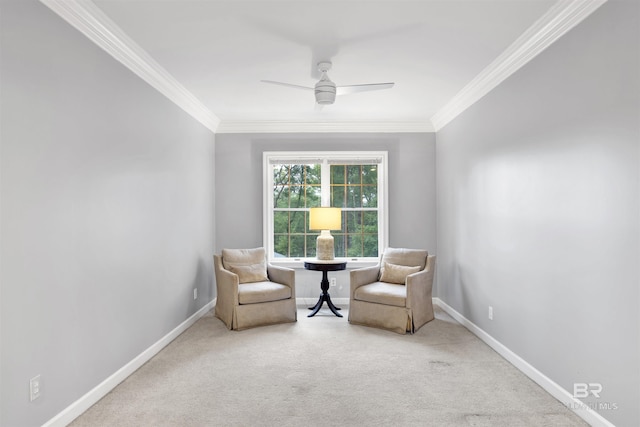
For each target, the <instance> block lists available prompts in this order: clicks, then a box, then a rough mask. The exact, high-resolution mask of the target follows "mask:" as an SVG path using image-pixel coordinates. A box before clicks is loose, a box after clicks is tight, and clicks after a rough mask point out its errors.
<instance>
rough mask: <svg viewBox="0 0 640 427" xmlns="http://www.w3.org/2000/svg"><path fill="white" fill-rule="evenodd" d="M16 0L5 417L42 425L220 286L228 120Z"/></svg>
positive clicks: (8, 38) (7, 48) (4, 24)
mask: <svg viewBox="0 0 640 427" xmlns="http://www.w3.org/2000/svg"><path fill="white" fill-rule="evenodd" d="M1 7H2V9H1V13H0V15H1V28H2V46H1V52H2V64H1V67H2V68H1V70H0V71H1V73H2V80H1V85H2V86H1V90H2V111H1V116H0V120H1V174H2V175H1V178H2V179H1V191H2V206H1V224H0V227H1V228H0V230H1V235H2V238H1V263H2V271H1V287H0V292H1V298H2V299H1V318H0V319H1V337H2V347H1V353H0V355H1V371H0V373H1V381H0V382H1V396H0V402H1V411H2V414H1V417H0V425H3V426H36V425H41V424H42V423H44V422H46V421H47V420H49V419H51V418H52V417H53V416H55V415H56V414H58V413H59V412H60V411H62V410H63V409H65V408H66V407H67V406H68V405H70V404H72V403H73V402H74V401H75V400H77V399H78V398H80V397H81V396H83V395H84V394H85V393H87V392H88V391H90V390H91V389H92V388H93V387H95V386H96V385H98V384H99V383H100V382H101V381H103V380H104V379H105V378H107V377H109V376H110V375H112V374H113V373H114V372H115V371H116V370H118V369H119V368H121V367H123V366H124V365H125V364H126V363H128V362H130V361H131V360H132V359H133V358H135V357H136V356H137V355H138V354H140V353H141V352H142V351H143V350H146V349H147V348H148V347H149V346H150V345H152V344H153V343H155V342H156V341H158V340H159V339H160V338H162V337H163V336H164V335H166V334H167V333H168V332H170V331H171V330H172V329H174V328H175V327H176V326H178V325H179V324H180V323H182V322H183V321H184V320H185V319H187V318H188V317H189V316H191V315H192V314H193V313H195V312H196V311H197V310H198V309H199V308H201V307H202V306H204V305H205V304H206V303H207V302H209V301H210V300H211V299H212V297H213V295H212V282H213V279H212V270H211V254H212V253H213V215H214V212H213V195H214V193H213V192H214V188H213V179H214V176H213V156H214V152H213V149H214V147H213V143H214V135H213V134H212V133H211V132H210V131H209V130H207V129H206V128H204V127H203V126H202V125H200V124H199V123H197V122H196V121H194V120H193V119H192V118H191V117H190V116H188V115H187V114H186V113H184V112H183V111H182V110H180V109H178V108H177V107H176V106H175V105H174V104H172V103H171V102H170V101H168V100H167V99H166V98H164V97H163V96H162V95H160V94H159V93H158V92H156V91H155V90H154V89H153V88H151V87H150V86H148V85H147V84H146V83H144V82H143V81H142V80H140V79H139V78H138V77H136V76H135V75H133V74H132V73H131V72H130V71H129V70H127V69H125V68H124V67H123V66H122V65H120V64H119V63H118V62H116V61H115V60H113V59H112V58H111V57H110V56H108V55H107V54H106V53H104V52H103V51H102V50H100V49H99V48H98V47H96V46H95V45H94V44H93V43H92V42H90V41H89V40H88V39H86V38H85V37H84V36H83V35H81V34H80V33H79V32H77V31H76V30H75V29H74V28H72V27H71V26H70V25H69V24H67V23H66V22H64V21H63V20H62V19H60V18H59V17H58V16H56V15H54V14H53V13H52V12H51V11H50V10H49V9H47V8H46V7H44V6H43V5H41V4H40V3H38V2H36V1H33V0H28V1H25V0H20V1H2V3H1ZM194 287H197V288H198V289H199V293H200V297H199V299H198V300H197V301H194V300H193V297H192V290H193V288H194ZM37 374H40V375H41V385H42V396H41V397H40V399H38V400H36V401H34V402H29V379H30V378H31V377H33V376H35V375H37Z"/></svg>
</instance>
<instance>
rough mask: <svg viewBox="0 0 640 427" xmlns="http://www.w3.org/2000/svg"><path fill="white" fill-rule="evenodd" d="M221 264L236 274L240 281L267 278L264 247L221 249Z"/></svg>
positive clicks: (263, 279)
mask: <svg viewBox="0 0 640 427" xmlns="http://www.w3.org/2000/svg"><path fill="white" fill-rule="evenodd" d="M222 265H223V267H224V268H225V269H226V270H229V271H230V272H232V273H235V274H237V275H238V280H239V282H240V283H254V282H264V281H267V280H269V278H268V277H267V262H266V258H265V250H264V248H255V249H223V250H222Z"/></svg>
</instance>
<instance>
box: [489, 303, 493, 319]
mask: <svg viewBox="0 0 640 427" xmlns="http://www.w3.org/2000/svg"><path fill="white" fill-rule="evenodd" d="M489 320H493V307H492V306H489Z"/></svg>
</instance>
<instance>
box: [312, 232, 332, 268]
mask: <svg viewBox="0 0 640 427" xmlns="http://www.w3.org/2000/svg"><path fill="white" fill-rule="evenodd" d="M316 258H318V259H319V260H321V261H331V260H332V259H333V258H334V252H333V236H332V235H331V233H330V232H329V230H322V231H320V235H319V236H318V239H317V240H316Z"/></svg>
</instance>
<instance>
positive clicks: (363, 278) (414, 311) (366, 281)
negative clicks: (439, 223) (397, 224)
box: [349, 248, 436, 334]
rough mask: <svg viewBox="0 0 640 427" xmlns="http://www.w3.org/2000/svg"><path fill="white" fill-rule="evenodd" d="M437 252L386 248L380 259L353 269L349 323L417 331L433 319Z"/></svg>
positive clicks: (394, 329) (401, 332) (397, 330)
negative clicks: (432, 253)
mask: <svg viewBox="0 0 640 427" xmlns="http://www.w3.org/2000/svg"><path fill="white" fill-rule="evenodd" d="M435 261H436V257H435V255H429V254H428V253H427V251H425V250H417V249H394V248H387V249H386V250H385V251H384V253H383V254H382V257H381V260H380V263H379V264H378V265H376V266H373V267H365V268H360V269H357V270H352V271H351V273H350V275H351V295H350V299H349V323H353V324H357V325H365V326H373V327H376V328H382V329H388V330H390V331H393V332H397V333H399V334H405V333H407V332H410V333H414V332H415V331H417V330H418V329H420V327H421V326H422V325H424V324H425V323H427V322H429V321H431V320H433V317H434V316H433V302H432V300H431V291H432V287H433V273H434V270H435Z"/></svg>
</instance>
